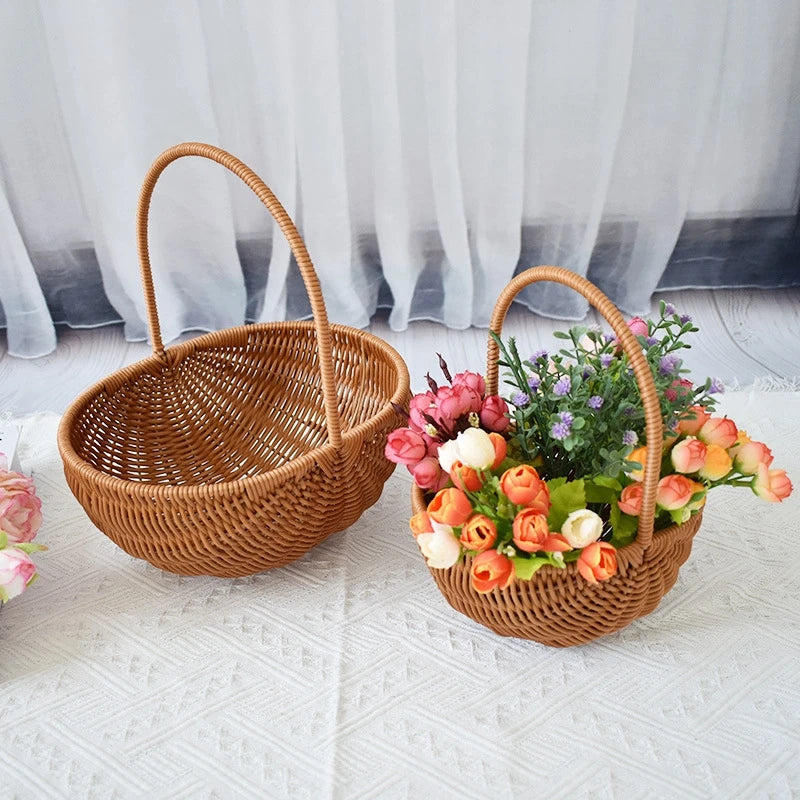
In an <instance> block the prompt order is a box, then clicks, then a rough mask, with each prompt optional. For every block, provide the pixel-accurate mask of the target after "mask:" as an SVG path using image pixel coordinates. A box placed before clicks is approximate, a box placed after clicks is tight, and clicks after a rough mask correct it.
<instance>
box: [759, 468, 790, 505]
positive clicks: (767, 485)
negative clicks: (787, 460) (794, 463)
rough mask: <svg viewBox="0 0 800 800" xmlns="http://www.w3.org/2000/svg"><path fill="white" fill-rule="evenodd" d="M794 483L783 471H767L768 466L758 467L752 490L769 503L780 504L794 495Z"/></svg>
mask: <svg viewBox="0 0 800 800" xmlns="http://www.w3.org/2000/svg"><path fill="white" fill-rule="evenodd" d="M792 488H793V487H792V482H791V481H790V480H789V476H788V475H787V474H786V470H783V469H767V465H766V464H759V465H758V472H756V475H755V478H753V483H752V489H753V491H754V492H755V493H756V494H757V495H758V496H759V497H760V498H761V499H762V500H766V501H767V502H768V503H780V502H782V501H783V500H785V499H786V498H787V497H788V496H789V495H790V494H791V493H792Z"/></svg>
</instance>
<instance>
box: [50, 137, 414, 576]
mask: <svg viewBox="0 0 800 800" xmlns="http://www.w3.org/2000/svg"><path fill="white" fill-rule="evenodd" d="M190 155H192V156H201V157H204V158H210V159H212V160H214V161H216V162H218V163H220V164H222V165H223V166H225V167H226V168H228V169H230V170H231V171H232V172H234V174H236V175H238V176H239V177H241V178H242V180H244V181H245V183H247V185H248V186H250V188H252V189H253V190H254V191H255V192H256V194H257V195H258V196H259V199H261V201H262V202H263V203H264V205H265V206H266V207H267V209H268V210H269V211H270V213H272V214H273V216H275V218H276V219H277V221H278V224H279V225H280V227H281V229H282V230H283V231H284V233H286V235H287V238H288V239H289V243H290V245H291V248H292V251H293V253H294V255H295V258H296V259H297V262H298V265H299V266H300V269H301V272H302V274H303V278H304V280H305V283H306V288H307V289H308V292H309V297H310V299H311V304H312V308H313V311H314V321H313V322H275V323H262V324H258V325H246V326H242V327H238V328H230V329H226V330H223V331H218V332H215V333H210V334H207V335H204V336H200V337H198V338H196V339H192V340H190V341H188V342H183V343H181V344H178V345H175V346H173V347H169V348H167V349H164V347H163V344H162V341H161V333H160V326H159V320H158V311H157V307H156V303H155V295H154V293H153V283H152V275H151V271H150V260H149V254H148V248H147V217H148V207H149V202H150V197H151V195H152V191H153V187H154V185H155V182H156V180H157V178H158V176H159V175H160V174H161V172H162V171H163V170H164V168H165V167H166V166H167V165H168V164H169V163H171V162H172V161H174V160H176V159H177V158H181V157H183V156H190ZM137 220H138V244H139V255H140V265H141V270H142V282H143V288H144V294H145V302H146V305H147V309H148V321H149V324H150V330H151V335H152V342H153V351H154V353H153V355H152V356H150V357H149V358H147V359H144V360H143V361H140V362H138V363H137V364H133V365H131V366H129V367H126V368H124V369H122V370H120V371H118V372H116V373H114V374H113V375H110V376H108V377H107V378H106V379H104V380H103V381H100V382H99V383H97V384H95V385H94V386H92V387H91V388H89V389H88V390H87V391H86V392H84V393H83V394H82V395H81V396H80V397H78V398H77V400H75V402H74V403H73V404H72V405H71V406H70V407H69V409H68V410H67V412H66V414H65V415H64V417H63V419H62V422H61V425H60V427H59V433H58V445H59V451H60V453H61V456H62V459H63V462H64V472H65V475H66V478H67V482H68V483H69V486H70V488H71V490H72V491H73V493H74V494H75V496H76V498H77V499H78V501H79V502H80V503H81V505H82V506H83V507H84V509H85V510H86V512H87V514H88V515H89V517H90V518H91V520H92V521H93V522H94V524H95V525H96V526H97V527H98V528H99V529H100V530H101V531H103V532H104V533H105V534H106V535H107V536H109V538H111V539H112V540H113V541H114V542H115V543H116V544H118V545H119V546H120V547H122V548H123V549H124V550H125V551H126V552H128V553H130V554H131V555H133V556H136V557H137V558H143V559H146V560H147V561H149V562H151V563H152V564H154V565H156V566H158V567H160V568H162V569H165V570H168V571H170V572H176V573H179V574H184V575H200V574H208V575H218V576H224V577H233V576H241V575H249V574H253V573H256V572H260V571H262V570H264V569H269V568H272V567H279V566H282V565H284V564H287V563H289V562H290V561H293V560H295V559H296V558H298V557H300V556H302V555H303V554H304V553H305V552H307V551H308V550H309V548H311V547H313V546H314V545H316V544H318V543H319V542H321V541H322V540H323V539H324V538H326V537H327V536H328V535H330V534H332V533H334V532H336V531H340V530H343V529H344V528H346V527H348V526H349V525H351V524H352V523H353V522H355V520H356V519H358V517H359V516H360V515H361V514H362V513H363V511H364V509H366V508H367V507H368V506H369V505H371V504H372V503H374V502H375V501H376V500H377V498H378V497H379V496H380V493H381V491H382V488H383V484H384V482H385V481H386V479H387V478H388V477H389V475H390V474H391V472H392V469H393V465H392V464H390V463H388V462H387V461H386V459H385V458H384V455H383V450H384V446H385V441H386V435H387V434H388V432H389V431H391V430H392V429H393V428H395V427H397V425H398V424H400V422H401V420H400V419H399V418H398V416H397V414H396V412H395V411H394V410H393V408H392V405H391V404H392V403H398V404H401V405H403V404H405V403H406V402H407V400H408V387H409V379H408V370H407V369H406V366H405V363H404V362H403V360H402V358H401V357H400V356H399V354H398V353H397V352H396V351H395V350H394V349H393V348H391V347H390V346H389V345H387V344H386V343H385V342H383V341H382V340H380V339H378V338H377V337H375V336H372V335H371V334H369V333H366V332H364V331H361V330H358V329H356V328H351V327H347V326H343V325H330V324H329V322H328V319H327V314H326V312H325V305H324V302H323V299H322V294H321V292H320V289H319V282H318V280H317V276H316V273H315V272H314V268H313V265H312V263H311V260H310V259H309V257H308V253H307V252H306V249H305V245H304V244H303V242H302V239H300V237H299V234H298V233H297V230H296V228H295V227H294V225H293V224H292V222H291V220H290V219H289V217H288V216H287V215H286V212H285V211H284V210H283V209H282V207H281V206H280V204H279V203H278V201H277V200H276V199H275V198H274V196H273V195H272V193H271V192H270V191H269V189H268V188H267V187H266V186H265V185H264V184H263V182H262V181H261V180H260V179H259V178H258V177H257V176H256V175H255V174H254V173H253V172H252V171H251V170H249V168H247V167H246V166H245V165H244V164H242V163H241V162H240V161H238V159H235V158H234V157H233V156H231V155H230V154H228V153H225V152H224V151H222V150H219V149H218V148H215V147H213V146H211V145H203V144H198V143H186V144H183V145H178V146H176V147H173V148H170V149H169V150H167V151H165V153H163V154H162V155H161V156H160V157H159V158H158V159H157V160H156V161H155V162H154V164H153V166H152V167H151V169H150V171H149V172H148V175H147V177H146V179H145V183H144V187H143V189H142V193H141V196H140V204H139V210H138V215H137Z"/></svg>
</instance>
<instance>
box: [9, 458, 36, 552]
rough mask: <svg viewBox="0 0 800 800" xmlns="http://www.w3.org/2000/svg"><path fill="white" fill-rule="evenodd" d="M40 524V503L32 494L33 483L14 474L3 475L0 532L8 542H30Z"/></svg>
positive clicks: (22, 476)
mask: <svg viewBox="0 0 800 800" xmlns="http://www.w3.org/2000/svg"><path fill="white" fill-rule="evenodd" d="M8 476H17V478H20V479H22V480H16V479H15V478H11V477H8ZM28 484H30V485H29V486H28ZM9 487H17V488H9ZM29 489H30V491H29ZM41 524H42V501H41V500H40V499H39V498H38V497H37V496H36V495H35V494H33V482H32V481H30V478H25V476H24V475H18V473H16V472H7V473H5V474H4V475H3V476H2V477H1V478H0V530H2V531H4V532H5V533H6V534H7V535H8V540H9V542H12V543H13V542H30V541H31V539H33V537H34V536H36V532H37V531H38V530H39V526H40V525H41Z"/></svg>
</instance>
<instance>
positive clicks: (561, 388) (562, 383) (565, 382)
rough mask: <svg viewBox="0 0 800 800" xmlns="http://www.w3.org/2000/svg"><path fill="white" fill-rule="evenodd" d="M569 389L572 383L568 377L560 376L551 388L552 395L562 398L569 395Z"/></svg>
mask: <svg viewBox="0 0 800 800" xmlns="http://www.w3.org/2000/svg"><path fill="white" fill-rule="evenodd" d="M571 388H572V381H571V380H570V378H569V375H562V376H561V377H560V378H559V379H558V380H557V381H556V385H555V386H554V387H553V394H555V395H558V396H559V397H563V396H564V395H565V394H568V393H569V390H570V389H571Z"/></svg>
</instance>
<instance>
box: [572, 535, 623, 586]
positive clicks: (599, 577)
mask: <svg viewBox="0 0 800 800" xmlns="http://www.w3.org/2000/svg"><path fill="white" fill-rule="evenodd" d="M578 572H580V574H581V576H582V577H583V578H585V579H586V580H587V581H589V583H597V582H598V581H604V580H606V579H608V578H610V577H612V575H616V572H617V551H616V550H615V549H614V545H613V544H610V543H609V542H592V543H591V544H590V545H589V546H588V547H584V548H583V550H581V555H580V558H578Z"/></svg>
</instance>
